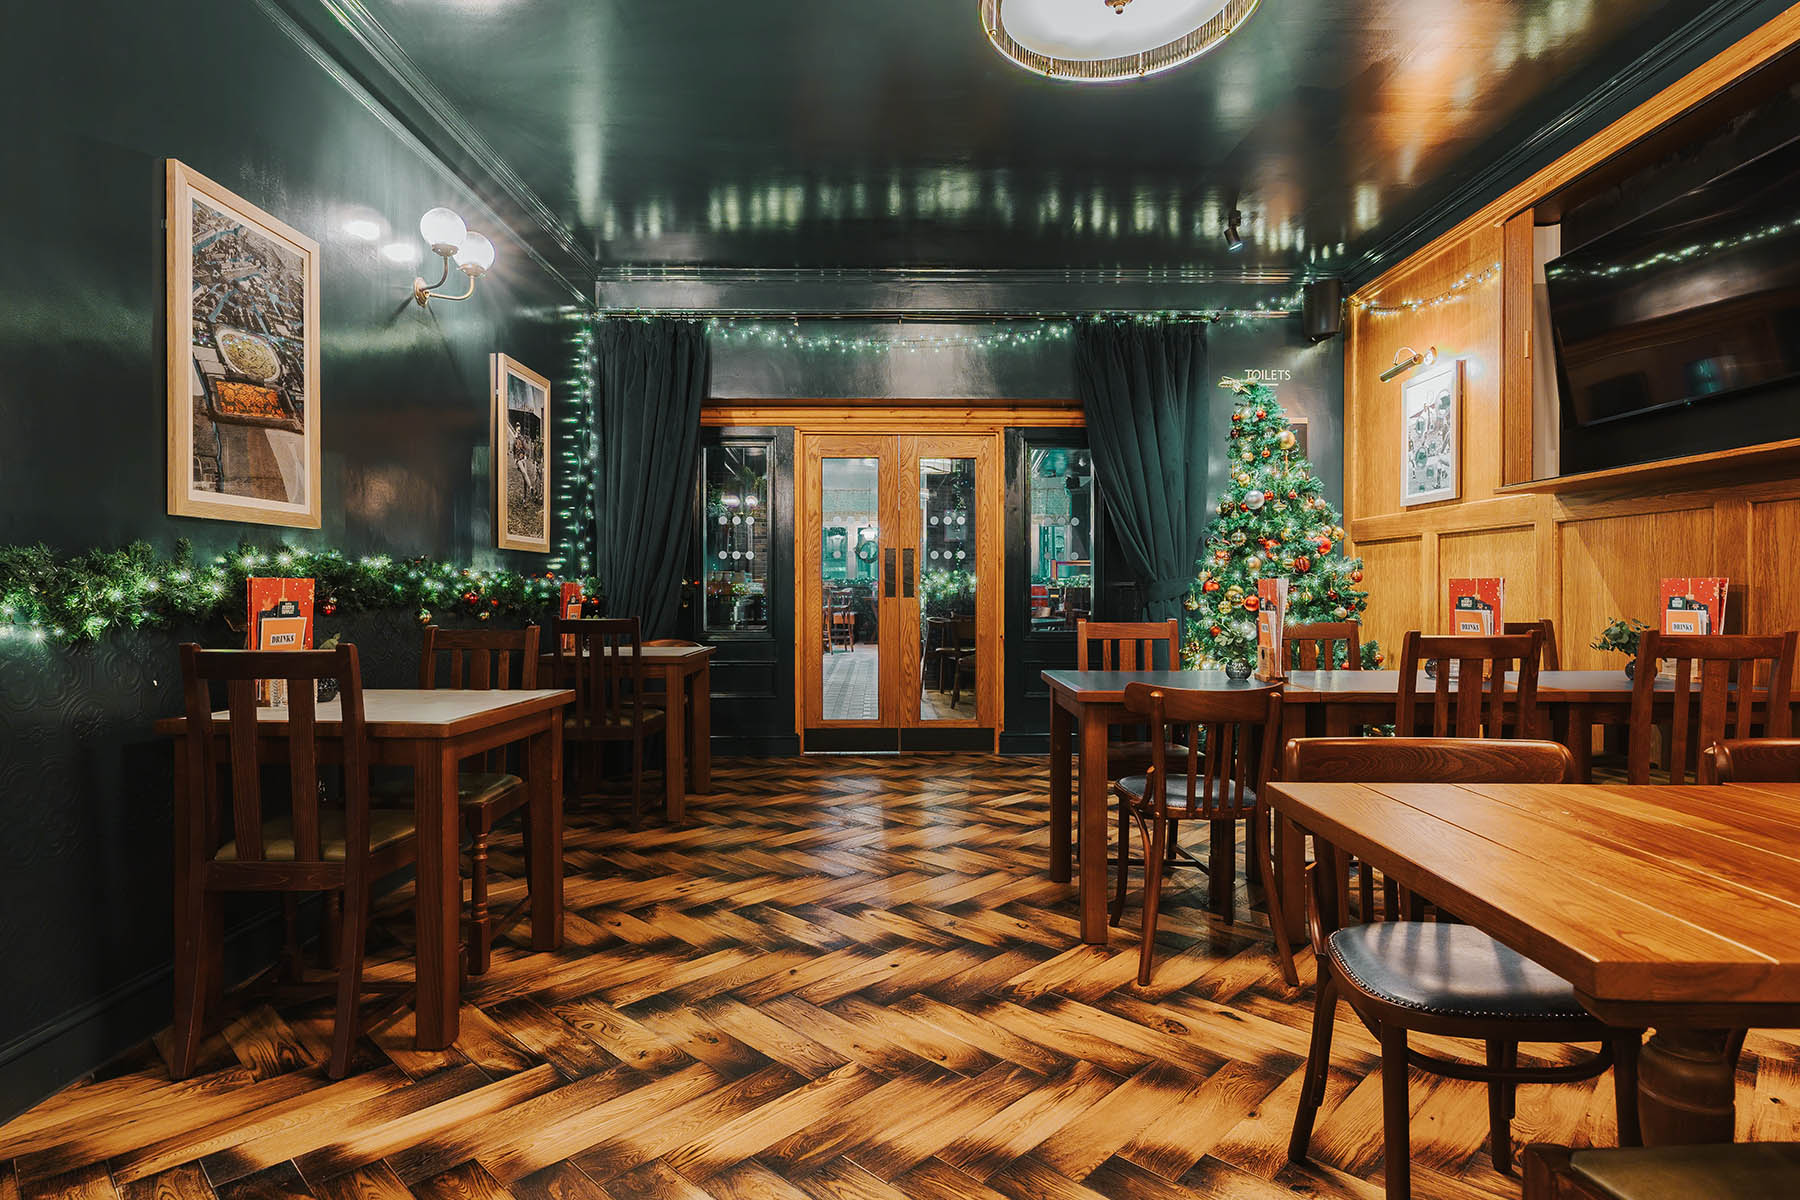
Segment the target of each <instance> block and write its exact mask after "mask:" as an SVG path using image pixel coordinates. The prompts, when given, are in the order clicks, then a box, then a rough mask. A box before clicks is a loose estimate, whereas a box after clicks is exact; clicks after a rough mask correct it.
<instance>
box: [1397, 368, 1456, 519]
mask: <svg viewBox="0 0 1800 1200" xmlns="http://www.w3.org/2000/svg"><path fill="white" fill-rule="evenodd" d="M1461 494H1462V360H1461V359H1454V358H1453V359H1450V360H1449V361H1447V362H1442V363H1437V364H1435V365H1433V366H1431V367H1428V368H1427V369H1425V370H1423V371H1420V372H1419V373H1418V374H1416V375H1413V376H1411V377H1410V378H1408V379H1407V380H1406V382H1405V383H1403V384H1401V385H1400V503H1401V505H1402V506H1411V505H1415V504H1433V503H1436V502H1437V501H1439V500H1454V499H1456V498H1457V497H1458V496H1460V495H1461Z"/></svg>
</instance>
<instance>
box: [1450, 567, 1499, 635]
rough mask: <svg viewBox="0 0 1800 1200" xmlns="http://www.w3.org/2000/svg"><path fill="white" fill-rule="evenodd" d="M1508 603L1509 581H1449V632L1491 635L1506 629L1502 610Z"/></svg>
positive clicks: (1488, 579)
mask: <svg viewBox="0 0 1800 1200" xmlns="http://www.w3.org/2000/svg"><path fill="white" fill-rule="evenodd" d="M1505 604H1506V580H1504V579H1501V578H1498V577H1493V578H1486V579H1452V580H1451V581H1450V632H1451V633H1453V634H1473V635H1476V636H1481V637H1485V636H1490V635H1492V634H1496V633H1501V632H1503V631H1504V630H1505V628H1506V619H1505V617H1504V616H1502V615H1501V610H1502V609H1503V608H1504V607H1505Z"/></svg>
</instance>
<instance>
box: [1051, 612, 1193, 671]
mask: <svg viewBox="0 0 1800 1200" xmlns="http://www.w3.org/2000/svg"><path fill="white" fill-rule="evenodd" d="M1092 642H1098V643H1099V644H1100V655H1099V659H1098V661H1095V659H1094V657H1093V656H1092V655H1091V654H1090V653H1089V649H1088V647H1089V644H1090V643H1092ZM1158 646H1163V647H1164V648H1165V649H1164V652H1163V656H1162V661H1161V662H1158V661H1156V660H1157V655H1156V647H1158ZM1075 669H1076V670H1077V671H1176V670H1180V669H1181V630H1180V627H1179V624H1178V622H1176V621H1175V620H1174V619H1173V618H1171V619H1170V620H1167V621H1086V620H1082V621H1077V622H1076V624H1075Z"/></svg>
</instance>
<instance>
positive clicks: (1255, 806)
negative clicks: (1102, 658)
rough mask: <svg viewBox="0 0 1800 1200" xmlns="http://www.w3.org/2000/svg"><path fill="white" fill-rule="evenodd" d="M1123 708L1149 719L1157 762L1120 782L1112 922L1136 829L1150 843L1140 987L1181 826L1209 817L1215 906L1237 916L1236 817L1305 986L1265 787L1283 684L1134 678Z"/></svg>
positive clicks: (1292, 976) (1288, 974)
mask: <svg viewBox="0 0 1800 1200" xmlns="http://www.w3.org/2000/svg"><path fill="white" fill-rule="evenodd" d="M1125 707H1126V708H1128V709H1130V710H1131V711H1132V712H1133V713H1136V714H1140V715H1142V716H1143V717H1145V718H1146V719H1147V720H1148V721H1149V723H1150V735H1151V756H1150V767H1149V769H1148V770H1147V771H1146V772H1145V773H1144V774H1142V775H1132V776H1127V777H1126V778H1123V779H1121V780H1119V782H1118V787H1117V792H1118V798H1119V853H1118V860H1117V870H1118V878H1117V888H1116V890H1115V892H1114V894H1113V902H1112V911H1111V913H1110V914H1109V915H1110V917H1111V921H1112V924H1114V925H1117V924H1118V923H1119V920H1120V918H1121V917H1122V916H1123V914H1124V912H1125V893H1126V890H1127V879H1128V876H1129V874H1130V871H1131V826H1132V825H1133V824H1135V825H1136V826H1137V828H1138V833H1139V835H1140V836H1141V837H1142V838H1143V841H1144V847H1145V849H1144V914H1143V940H1142V945H1141V946H1140V948H1139V951H1138V983H1140V984H1148V983H1149V982H1150V967H1151V964H1152V960H1153V958H1154V956H1155V951H1156V918H1157V912H1158V909H1159V908H1160V907H1161V901H1162V879H1163V872H1164V870H1165V867H1166V865H1167V864H1166V863H1165V857H1166V856H1168V853H1169V848H1170V847H1171V846H1172V845H1173V839H1174V836H1175V831H1176V828H1177V824H1178V822H1181V821H1210V822H1211V823H1212V845H1211V848H1210V851H1209V857H1208V863H1207V867H1206V871H1207V884H1208V892H1209V897H1208V899H1209V902H1210V904H1211V906H1212V908H1213V911H1215V912H1220V913H1222V914H1223V915H1224V917H1225V919H1226V920H1228V921H1229V920H1231V919H1233V916H1234V912H1233V892H1234V890H1235V887H1236V883H1237V878H1236V876H1237V870H1236V866H1237V864H1236V849H1235V846H1236V840H1237V836H1236V835H1237V822H1239V821H1246V822H1248V823H1249V828H1248V830H1247V831H1246V834H1245V838H1244V843H1245V853H1246V856H1247V857H1248V859H1249V860H1250V861H1252V862H1255V863H1257V864H1258V865H1259V867H1260V874H1261V876H1262V880H1263V888H1264V895H1265V896H1266V898H1267V901H1268V909H1269V927H1270V928H1271V929H1273V930H1274V931H1275V944H1276V947H1277V949H1278V951H1279V953H1280V957H1281V973H1282V975H1283V976H1284V977H1285V978H1286V979H1287V981H1288V984H1289V985H1290V986H1293V985H1296V984H1298V983H1299V977H1298V975H1297V974H1296V973H1295V971H1294V955H1293V950H1292V949H1291V948H1290V947H1289V945H1288V940H1287V923H1286V922H1285V921H1283V920H1282V915H1281V897H1280V896H1279V895H1278V894H1277V893H1276V890H1275V868H1274V860H1273V857H1272V854H1273V850H1272V847H1271V844H1270V836H1271V829H1270V825H1269V813H1268V809H1267V807H1266V805H1265V800H1264V788H1265V786H1266V785H1267V783H1268V781H1269V773H1270V768H1271V767H1273V765H1274V762H1275V738H1276V736H1277V734H1278V732H1279V730H1280V729H1281V686H1280V685H1279V684H1271V685H1268V686H1264V687H1247V688H1233V689H1231V690H1228V691H1206V690H1187V689H1182V688H1165V687H1153V686H1152V685H1150V684H1147V683H1132V684H1127V685H1126V687H1125ZM1176 726H1179V727H1181V729H1182V733H1183V735H1184V736H1183V737H1182V738H1181V741H1182V742H1183V743H1184V744H1185V745H1186V746H1187V747H1189V750H1188V751H1187V752H1184V753H1182V754H1181V756H1180V758H1179V759H1177V758H1176V757H1175V750H1174V749H1172V748H1171V743H1170V734H1171V733H1172V732H1173V728H1174V727H1176Z"/></svg>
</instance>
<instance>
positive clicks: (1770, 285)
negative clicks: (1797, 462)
mask: <svg viewBox="0 0 1800 1200" xmlns="http://www.w3.org/2000/svg"><path fill="white" fill-rule="evenodd" d="M1790 128H1792V127H1790ZM1719 140H1720V142H1722V143H1726V144H1714V145H1711V146H1702V147H1697V148H1694V149H1693V152H1692V153H1689V154H1686V155H1682V156H1678V158H1679V159H1680V160H1681V161H1670V160H1664V161H1663V162H1661V163H1658V164H1657V165H1656V167H1655V168H1652V169H1651V170H1649V171H1645V172H1644V173H1642V175H1641V176H1639V177H1638V179H1636V180H1626V181H1623V183H1622V184H1621V185H1620V186H1618V187H1615V188H1613V189H1609V191H1608V193H1606V194H1605V195H1603V196H1600V197H1596V198H1595V200H1594V201H1593V202H1590V203H1588V204H1585V205H1583V206H1582V209H1581V210H1578V211H1576V212H1574V213H1571V214H1570V215H1569V216H1568V217H1565V219H1564V221H1563V230H1562V232H1563V243H1562V245H1563V252H1562V253H1561V255H1560V256H1559V257H1556V258H1554V259H1551V260H1550V261H1549V262H1548V263H1546V264H1545V267H1544V284H1545V294H1546V296H1547V299H1548V304H1549V316H1550V325H1551V329H1552V331H1553V333H1554V335H1555V346H1556V363H1557V375H1558V385H1559V388H1560V392H1561V400H1560V402H1561V411H1562V422H1561V424H1562V439H1561V445H1562V450H1561V463H1560V469H1561V473H1562V474H1565V475H1566V474H1572V473H1575V472H1578V471H1587V470H1595V469H1601V468H1604V467H1610V466H1618V465H1623V464H1627V463H1634V462H1645V461H1652V460H1655V459H1659V458H1671V457H1677V456H1680V455H1685V454H1693V453H1699V452H1703V451H1707V450H1716V449H1725V448H1729V447H1732V446H1744V445H1753V444H1756V443H1759V442H1765V441H1772V440H1777V439H1781V438H1789V437H1797V436H1800V413H1797V412H1796V410H1797V409H1800V403H1796V400H1797V398H1800V397H1797V396H1796V393H1797V392H1800V129H1793V130H1792V134H1791V135H1790V136H1789V137H1788V138H1787V139H1786V140H1781V141H1779V142H1777V143H1776V144H1774V145H1770V144H1769V141H1767V140H1762V139H1757V140H1758V141H1760V142H1761V144H1760V145H1758V146H1756V147H1755V152H1754V153H1752V154H1751V155H1750V156H1749V157H1747V158H1737V157H1733V156H1732V155H1731V154H1729V153H1720V151H1721V150H1723V149H1735V150H1736V151H1738V152H1744V151H1747V150H1749V149H1750V147H1747V146H1745V145H1744V144H1743V143H1742V141H1741V140H1740V141H1737V142H1736V143H1735V145H1731V144H1730V143H1732V142H1733V139H1731V138H1730V137H1729V136H1727V137H1725V138H1723V139H1719ZM1659 175H1660V179H1659ZM1652 181H1656V182H1659V183H1660V186H1655V185H1654V184H1653V182H1652ZM1634 182H1637V183H1642V184H1644V187H1643V188H1642V189H1640V190H1637V191H1634V190H1633V187H1632V185H1633V183H1634ZM1671 184H1673V185H1674V186H1671Z"/></svg>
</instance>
